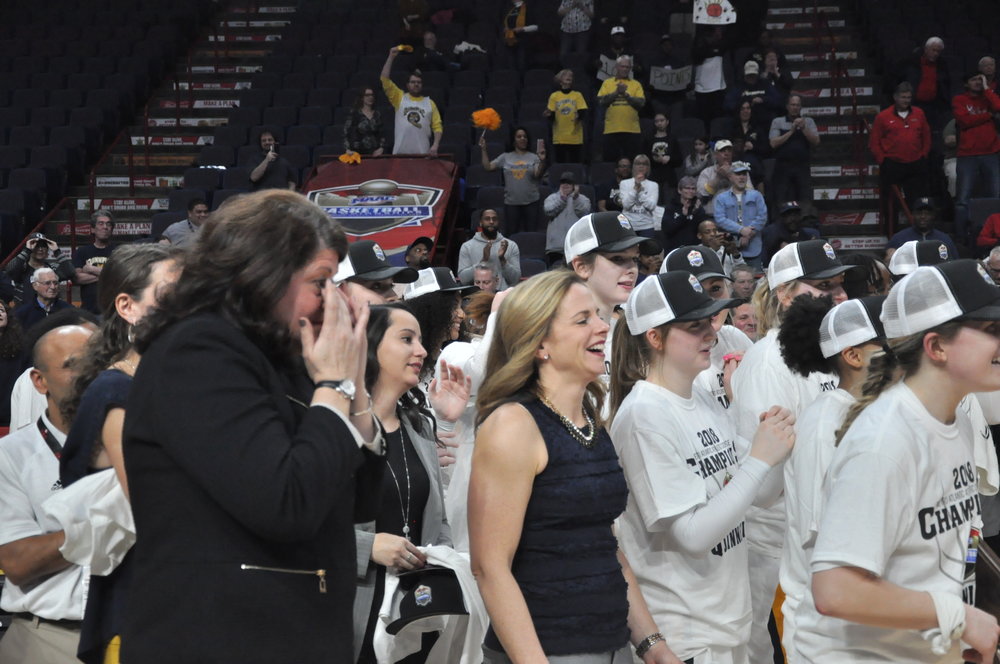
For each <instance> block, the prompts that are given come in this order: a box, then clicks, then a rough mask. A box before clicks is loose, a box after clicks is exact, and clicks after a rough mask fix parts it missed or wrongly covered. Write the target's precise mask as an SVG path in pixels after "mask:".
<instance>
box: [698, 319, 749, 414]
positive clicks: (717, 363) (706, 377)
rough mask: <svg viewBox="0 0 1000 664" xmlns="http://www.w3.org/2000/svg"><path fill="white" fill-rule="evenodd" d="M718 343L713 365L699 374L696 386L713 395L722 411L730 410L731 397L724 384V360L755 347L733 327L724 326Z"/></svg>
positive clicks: (713, 353)
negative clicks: (730, 355)
mask: <svg viewBox="0 0 1000 664" xmlns="http://www.w3.org/2000/svg"><path fill="white" fill-rule="evenodd" d="M716 337H717V339H718V341H717V342H716V344H715V346H713V347H712V354H711V356H712V364H711V365H710V366H709V367H708V368H707V369H705V370H704V371H702V372H701V373H700V374H698V377H697V378H695V379H694V384H695V385H697V386H698V387H700V388H702V389H703V390H705V391H706V392H708V393H709V394H711V395H712V397H713V398H714V399H715V401H716V404H717V405H718V407H719V408H720V409H721V411H728V410H729V406H730V403H729V397H727V396H726V388H725V385H724V383H723V373H724V371H723V369H724V368H725V365H726V363H725V361H723V359H722V358H724V357H725V356H726V355H729V354H730V353H745V352H746V351H747V350H749V349H750V347H751V346H753V342H752V341H750V337H748V336H747V335H746V334H744V333H743V331H742V330H739V329H737V328H735V327H733V326H732V325H723V326H722V327H721V328H719V331H718V332H717V333H716Z"/></svg>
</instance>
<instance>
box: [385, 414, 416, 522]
mask: <svg viewBox="0 0 1000 664" xmlns="http://www.w3.org/2000/svg"><path fill="white" fill-rule="evenodd" d="M397 433H398V434H399V447H400V449H402V450H403V470H404V471H405V472H406V506H405V507H404V506H403V491H402V489H400V486H399V480H398V479H396V471H394V470H393V469H392V464H391V463H389V455H386V457H385V465H386V466H388V467H389V472H390V473H392V482H393V484H395V485H396V495H398V496H399V509H400V510H401V511H402V513H403V537H405V538H406V539H410V463H409V461H408V460H407V458H406V441H405V440H403V424H402V422H400V424H399V429H398V430H397Z"/></svg>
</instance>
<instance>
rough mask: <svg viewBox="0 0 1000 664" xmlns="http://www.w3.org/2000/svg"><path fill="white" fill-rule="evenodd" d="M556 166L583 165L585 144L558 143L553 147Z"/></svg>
mask: <svg viewBox="0 0 1000 664" xmlns="http://www.w3.org/2000/svg"><path fill="white" fill-rule="evenodd" d="M552 151H553V152H554V153H555V155H554V156H555V158H556V160H555V162H554V163H556V164H582V163H583V158H582V157H583V144H578V145H572V144H569V143H556V144H554V145H553V146H552Z"/></svg>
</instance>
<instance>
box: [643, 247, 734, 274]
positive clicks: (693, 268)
mask: <svg viewBox="0 0 1000 664" xmlns="http://www.w3.org/2000/svg"><path fill="white" fill-rule="evenodd" d="M675 270H683V271H685V272H690V273H691V274H693V275H694V276H696V277H698V281H703V280H705V279H712V278H715V277H721V278H723V279H729V280H730V281H732V279H731V278H730V277H728V276H727V275H726V271H725V269H723V267H722V261H721V260H720V259H719V255H718V254H717V253H715V252H714V251H713V250H712V249H709V248H708V247H706V246H704V245H701V244H689V245H687V246H684V247H677V248H676V249H674V250H673V251H671V252H670V253H669V254H667V258H666V260H664V261H663V265H661V266H660V272H661V273H664V272H673V271H675Z"/></svg>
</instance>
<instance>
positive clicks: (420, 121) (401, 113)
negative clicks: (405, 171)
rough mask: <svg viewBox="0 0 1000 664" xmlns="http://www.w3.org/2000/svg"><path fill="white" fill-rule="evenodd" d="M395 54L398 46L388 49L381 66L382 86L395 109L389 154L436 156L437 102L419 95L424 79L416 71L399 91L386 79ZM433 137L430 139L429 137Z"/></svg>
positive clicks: (439, 127)
mask: <svg viewBox="0 0 1000 664" xmlns="http://www.w3.org/2000/svg"><path fill="white" fill-rule="evenodd" d="M397 55H399V47H397V46H393V47H392V48H391V49H389V57H388V58H387V59H386V61H385V65H383V66H382V77H381V78H382V89H383V90H384V91H385V96H386V97H388V98H389V103H390V104H392V107H393V108H394V109H396V113H395V120H396V122H395V140H394V142H393V146H392V153H393V154H426V155H428V156H430V157H436V156H437V153H438V146H439V145H440V144H441V134H442V130H443V126H442V124H441V114H440V113H439V112H438V107H437V104H435V103H434V101H433V100H432V99H431V98H430V97H423V96H421V94H420V93H421V92H422V91H423V86H424V79H423V77H422V76H421V75H420V72H419V71H414V72H413V73H412V74H410V78H409V79H408V81H407V83H406V92H403V91H402V90H400V89H399V87H398V86H397V85H396V84H395V83H393V82H392V80H391V79H390V78H389V73H390V72H391V71H392V62H393V60H395V59H396V56H397ZM432 137H433V139H434V140H433V142H431V138H432Z"/></svg>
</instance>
